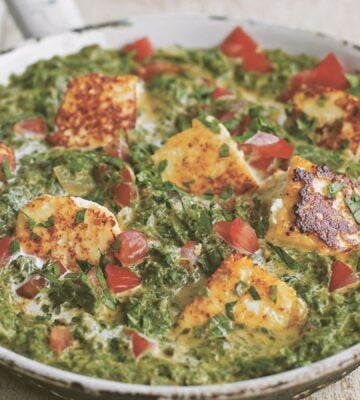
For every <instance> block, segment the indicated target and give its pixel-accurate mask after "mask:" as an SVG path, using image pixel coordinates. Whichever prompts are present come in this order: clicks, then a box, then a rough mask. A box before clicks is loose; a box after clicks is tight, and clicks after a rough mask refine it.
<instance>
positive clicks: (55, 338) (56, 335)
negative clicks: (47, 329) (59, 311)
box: [49, 326, 74, 354]
mask: <svg viewBox="0 0 360 400" xmlns="http://www.w3.org/2000/svg"><path fill="white" fill-rule="evenodd" d="M73 340H74V339H73V336H72V333H71V330H70V328H68V327H67V326H54V327H52V328H51V333H50V340H49V344H50V348H51V350H52V351H53V352H54V353H58V354H59V353H62V352H63V351H64V350H65V349H67V348H68V347H69V346H71V345H72V343H73Z"/></svg>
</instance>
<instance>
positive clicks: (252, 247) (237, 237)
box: [213, 218, 259, 254]
mask: <svg viewBox="0 0 360 400" xmlns="http://www.w3.org/2000/svg"><path fill="white" fill-rule="evenodd" d="M213 232H214V233H216V234H217V235H219V236H220V237H221V238H222V239H223V240H224V241H225V242H227V243H228V244H230V245H231V246H233V247H235V248H236V249H237V250H239V251H241V252H243V253H245V254H247V253H254V252H255V251H256V250H257V249H258V248H259V243H258V240H257V236H256V232H255V230H254V229H253V228H252V227H251V226H250V225H249V224H248V223H247V222H245V221H243V220H242V219H240V218H235V219H233V220H232V221H230V222H228V221H221V222H215V223H214V224H213Z"/></svg>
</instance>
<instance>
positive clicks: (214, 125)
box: [198, 115, 220, 133]
mask: <svg viewBox="0 0 360 400" xmlns="http://www.w3.org/2000/svg"><path fill="white" fill-rule="evenodd" d="M209 119H210V118H209ZM198 120H199V121H200V122H201V123H202V124H204V125H205V126H206V127H207V128H209V129H210V130H211V131H213V132H214V133H220V121H219V120H217V119H216V118H214V117H212V118H211V120H210V121H208V119H207V116H206V115H199V116H198Z"/></svg>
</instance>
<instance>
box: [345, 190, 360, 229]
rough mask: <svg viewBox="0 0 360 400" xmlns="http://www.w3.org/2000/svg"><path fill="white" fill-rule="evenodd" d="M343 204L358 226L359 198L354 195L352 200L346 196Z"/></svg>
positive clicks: (359, 218) (359, 217)
mask: <svg viewBox="0 0 360 400" xmlns="http://www.w3.org/2000/svg"><path fill="white" fill-rule="evenodd" d="M345 203H346V205H347V206H348V207H349V209H350V211H351V213H352V215H353V217H354V219H355V221H356V222H357V223H358V224H360V196H359V195H354V196H353V197H352V198H351V197H350V196H346V198H345Z"/></svg>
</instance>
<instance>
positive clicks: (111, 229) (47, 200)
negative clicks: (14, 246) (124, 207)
mask: <svg viewBox="0 0 360 400" xmlns="http://www.w3.org/2000/svg"><path fill="white" fill-rule="evenodd" d="M119 233H120V228H119V226H118V223H117V221H116V218H115V217H114V215H113V214H112V213H111V212H110V211H109V210H108V209H107V208H105V207H103V206H100V205H99V204H97V203H94V202H91V201H87V200H83V199H81V198H78V197H66V196H49V195H44V196H40V197H37V198H35V199H33V200H31V201H30V202H29V203H28V204H26V205H25V206H24V207H23V209H22V210H21V211H20V213H19V215H18V218H17V221H16V237H17V238H18V239H19V241H20V245H21V249H22V250H23V251H24V252H26V253H28V254H33V255H36V256H38V257H41V258H44V259H49V258H51V259H53V260H58V261H61V262H63V263H64V265H66V267H68V268H69V269H71V270H77V269H78V265H77V262H76V260H78V261H87V262H89V263H90V264H93V265H97V264H98V263H99V258H100V255H101V253H103V254H104V253H106V252H107V251H108V249H109V247H110V246H111V244H112V243H113V242H114V240H115V238H116V237H117V235H118V234H119Z"/></svg>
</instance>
